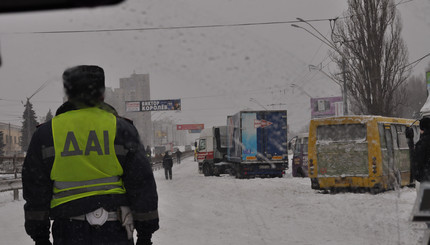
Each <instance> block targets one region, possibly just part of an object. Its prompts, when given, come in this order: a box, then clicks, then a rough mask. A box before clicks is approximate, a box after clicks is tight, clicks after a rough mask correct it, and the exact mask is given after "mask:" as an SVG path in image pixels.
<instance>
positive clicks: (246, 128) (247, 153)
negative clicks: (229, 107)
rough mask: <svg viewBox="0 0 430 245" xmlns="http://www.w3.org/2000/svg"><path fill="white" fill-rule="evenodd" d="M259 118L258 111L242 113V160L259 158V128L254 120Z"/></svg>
mask: <svg viewBox="0 0 430 245" xmlns="http://www.w3.org/2000/svg"><path fill="white" fill-rule="evenodd" d="M256 120H257V113H243V114H242V144H243V147H244V148H243V149H242V160H255V159H257V157H256V156H257V128H256V127H255V125H254V122H255V121H256Z"/></svg>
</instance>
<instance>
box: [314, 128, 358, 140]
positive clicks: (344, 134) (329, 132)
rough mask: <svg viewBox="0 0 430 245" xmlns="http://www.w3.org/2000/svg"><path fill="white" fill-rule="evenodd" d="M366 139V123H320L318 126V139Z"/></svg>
mask: <svg viewBox="0 0 430 245" xmlns="http://www.w3.org/2000/svg"><path fill="white" fill-rule="evenodd" d="M357 140H362V141H365V140H366V125H364V124H339V125H320V126H318V128H317V141H320V142H321V141H357Z"/></svg>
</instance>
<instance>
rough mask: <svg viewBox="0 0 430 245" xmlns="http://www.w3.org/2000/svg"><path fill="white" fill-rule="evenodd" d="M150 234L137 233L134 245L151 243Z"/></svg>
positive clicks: (149, 244)
mask: <svg viewBox="0 0 430 245" xmlns="http://www.w3.org/2000/svg"><path fill="white" fill-rule="evenodd" d="M151 237H152V235H151V234H150V235H139V234H138V235H137V242H136V245H152V241H151Z"/></svg>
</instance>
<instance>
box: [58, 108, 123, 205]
mask: <svg viewBox="0 0 430 245" xmlns="http://www.w3.org/2000/svg"><path fill="white" fill-rule="evenodd" d="M52 135H53V138H54V149H55V159H54V163H53V166H52V170H51V179H52V180H53V181H54V187H53V196H52V200H51V208H53V207H56V206H58V205H60V204H63V203H66V202H70V201H72V200H76V199H79V198H84V197H89V196H94V195H106V194H124V193H125V192H126V191H125V189H124V186H123V182H122V179H121V177H120V176H122V174H123V169H122V167H121V165H120V163H119V161H118V158H117V156H116V154H115V147H114V140H115V135H116V117H115V116H114V115H113V114H111V113H109V112H106V111H104V110H101V109H99V108H95V107H90V108H85V109H80V110H73V111H68V112H66V113H63V114H60V115H58V116H56V117H54V118H53V119H52Z"/></svg>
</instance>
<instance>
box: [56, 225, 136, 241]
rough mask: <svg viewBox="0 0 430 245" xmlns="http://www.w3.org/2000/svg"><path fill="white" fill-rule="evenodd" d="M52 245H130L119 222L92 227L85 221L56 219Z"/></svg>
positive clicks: (125, 232)
mask: <svg viewBox="0 0 430 245" xmlns="http://www.w3.org/2000/svg"><path fill="white" fill-rule="evenodd" d="M52 237H53V238H54V245H102V244H103V245H130V244H133V243H131V241H130V240H128V239H127V231H126V230H125V228H124V227H123V226H122V225H121V223H120V222H119V221H106V223H104V224H103V225H102V226H98V227H97V226H92V225H90V224H89V223H88V222H87V221H81V220H70V219H56V220H54V223H53V225H52Z"/></svg>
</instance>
